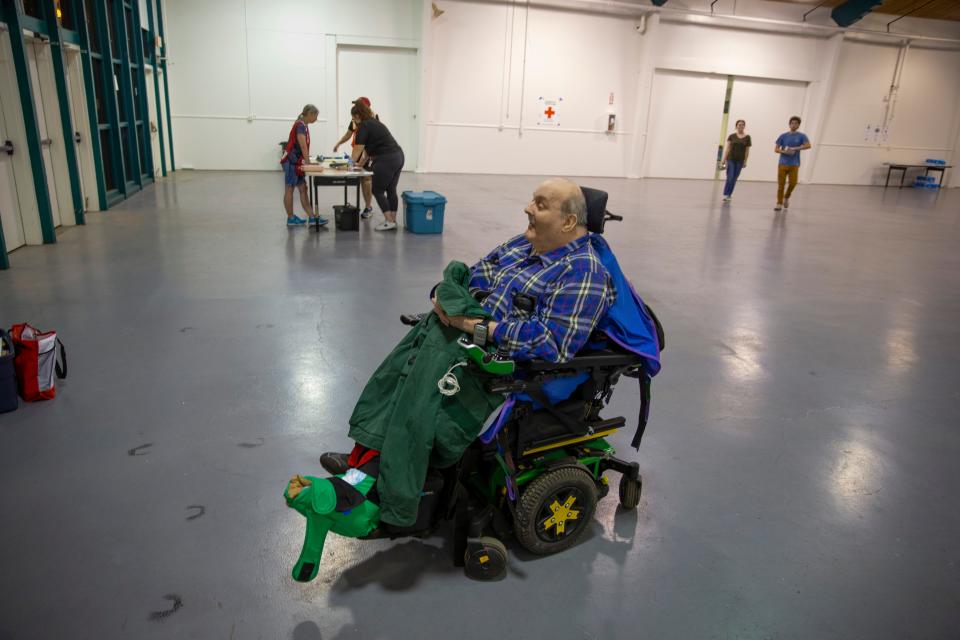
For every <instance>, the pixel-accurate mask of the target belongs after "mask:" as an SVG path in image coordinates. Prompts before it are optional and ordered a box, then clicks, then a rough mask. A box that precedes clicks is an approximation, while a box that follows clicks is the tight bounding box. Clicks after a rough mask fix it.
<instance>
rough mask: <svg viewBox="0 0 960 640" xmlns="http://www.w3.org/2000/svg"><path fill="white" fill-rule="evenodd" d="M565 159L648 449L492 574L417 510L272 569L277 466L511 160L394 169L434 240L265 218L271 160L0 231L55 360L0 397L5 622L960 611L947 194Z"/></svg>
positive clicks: (660, 635)
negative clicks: (56, 377) (630, 369)
mask: <svg viewBox="0 0 960 640" xmlns="http://www.w3.org/2000/svg"><path fill="white" fill-rule="evenodd" d="M584 182H585V183H586V184H589V185H593V186H598V187H601V188H606V189H608V190H609V191H610V193H611V198H610V205H609V206H610V209H611V210H613V211H616V212H619V213H621V214H623V215H624V216H625V218H626V220H625V221H624V222H623V223H621V224H619V225H616V224H614V225H611V226H610V227H609V229H608V234H607V235H608V238H609V239H610V241H611V243H612V244H613V246H614V247H615V249H616V250H617V251H618V254H619V256H620V259H621V262H622V264H623V266H624V270H625V271H626V272H627V273H628V274H632V277H633V278H634V281H635V284H636V286H637V288H638V290H639V291H640V292H641V294H642V295H644V296H645V298H646V300H647V301H648V303H650V304H651V305H652V306H653V307H654V308H655V309H656V311H657V312H658V314H659V316H660V318H661V319H662V321H663V323H664V325H665V327H666V331H667V341H668V348H667V350H666V352H665V354H664V363H665V365H664V371H663V373H662V375H661V376H660V377H658V378H657V379H656V381H655V384H654V396H653V397H654V403H653V416H652V422H651V424H650V427H649V429H648V430H647V435H646V438H645V440H644V446H643V447H642V448H641V451H640V453H639V454H636V453H635V452H633V451H632V450H629V449H628V447H627V442H628V441H629V437H630V434H629V433H623V434H621V435H620V436H619V437H617V438H615V443H616V444H617V445H618V446H620V449H621V453H623V454H625V457H627V458H631V459H634V458H635V459H638V460H639V461H640V464H641V469H642V473H643V476H644V481H645V482H644V494H643V498H642V502H641V507H640V509H639V510H638V511H636V512H620V511H619V510H618V509H617V508H616V499H615V497H614V496H611V497H608V498H607V499H606V500H604V501H603V502H602V503H601V506H600V508H599V509H598V513H597V517H596V521H595V523H594V524H593V528H592V531H591V532H590V535H589V537H588V538H587V539H586V540H585V541H584V542H582V543H581V544H580V545H578V546H577V547H575V548H574V549H572V550H570V551H568V552H566V553H563V554H561V555H559V556H553V557H547V558H533V557H530V556H528V555H524V554H522V553H513V554H512V555H511V567H510V574H509V576H508V577H507V578H506V579H505V580H504V581H502V582H499V583H494V584H480V583H475V582H471V581H468V580H467V579H465V578H464V577H463V576H462V574H461V573H460V571H459V570H457V569H455V568H454V567H453V566H452V564H451V561H450V549H449V548H448V547H447V546H446V543H445V541H444V539H442V538H441V537H436V538H433V539H430V540H427V541H397V542H389V541H373V542H360V541H356V540H347V539H343V538H339V537H336V536H332V537H331V539H330V540H329V542H328V545H327V550H326V554H325V556H324V561H323V565H322V567H321V570H320V575H319V577H318V578H317V580H316V581H315V582H313V583H311V584H308V585H301V584H298V583H295V582H294V581H292V580H291V579H290V575H289V574H290V570H291V567H292V565H293V562H294V560H295V558H296V555H297V553H298V551H299V547H300V543H301V539H302V531H303V524H304V522H303V519H302V518H301V517H300V516H299V515H298V514H296V513H294V512H293V511H291V510H289V509H287V508H286V507H285V506H284V503H283V500H282V498H281V495H280V494H281V491H282V490H283V487H284V483H285V481H286V479H287V478H288V477H289V476H290V475H291V474H293V473H295V472H303V473H307V472H318V471H319V468H318V465H317V463H316V458H317V455H318V454H319V453H320V452H321V451H324V450H327V449H344V448H346V447H347V446H348V441H347V439H346V437H345V431H346V420H347V417H348V415H349V413H350V411H351V409H352V406H353V403H354V401H355V400H356V397H357V395H358V393H359V390H360V388H361V386H362V384H363V383H364V381H365V380H366V378H367V376H368V375H369V374H370V373H371V372H372V370H373V368H374V367H375V366H376V364H378V362H379V360H380V359H381V358H382V357H383V355H384V354H385V353H386V352H387V351H388V350H389V349H390V348H391V346H392V345H393V344H394V343H395V342H396V341H397V340H398V338H399V337H400V336H401V335H402V334H403V332H404V328H403V327H402V326H401V325H400V324H399V322H398V321H397V318H398V315H399V314H400V313H401V312H403V311H417V310H419V309H422V308H425V302H426V292H427V291H428V289H429V287H430V286H431V285H432V284H433V283H434V282H436V281H437V280H438V279H439V274H440V271H441V269H442V267H443V266H444V264H445V263H446V262H447V261H449V260H451V259H462V260H465V261H468V262H469V261H471V260H474V259H476V258H478V257H479V256H480V255H481V254H482V253H483V252H485V251H486V250H487V249H489V248H491V247H492V246H493V245H494V243H495V242H496V241H500V240H504V239H506V238H507V237H509V236H510V235H512V234H513V233H515V232H517V231H518V230H520V229H521V228H522V226H523V224H524V221H523V220H522V219H521V214H520V210H521V207H522V206H523V205H524V203H525V202H526V199H527V198H528V195H529V194H530V192H531V191H532V190H533V188H534V187H535V185H536V183H537V179H536V178H532V177H503V176H499V177H497V176H476V175H419V176H414V175H405V176H404V178H403V181H402V183H401V186H402V188H405V189H412V188H433V189H435V190H437V191H440V192H442V193H444V194H446V195H447V197H448V198H449V201H450V203H449V205H448V207H447V220H446V231H445V233H444V234H443V236H440V237H437V236H413V235H410V234H404V233H400V234H396V235H383V234H375V233H374V232H372V231H371V229H370V223H364V227H363V228H362V229H361V231H360V232H359V233H337V232H335V231H332V230H325V231H322V232H320V233H314V232H312V231H308V230H307V229H302V228H300V229H287V228H285V227H284V226H283V224H282V220H283V217H282V214H281V208H280V175H279V173H213V172H211V173H201V172H196V173H194V172H188V171H182V172H179V173H177V174H175V175H173V176H172V177H171V178H169V179H167V180H165V181H163V182H161V183H160V184H158V185H156V186H155V187H151V188H148V189H147V190H146V191H144V192H143V193H141V194H139V195H137V196H136V197H134V198H132V199H131V200H129V201H127V202H125V203H123V204H122V205H120V206H118V207H116V208H114V209H112V210H110V211H108V212H105V213H99V214H92V215H90V216H89V222H88V224H87V225H86V227H81V228H72V229H66V230H63V232H62V233H61V235H60V236H59V242H58V244H57V246H55V247H28V248H24V249H20V250H18V251H16V252H14V253H13V254H11V256H10V258H11V264H12V268H11V270H9V271H7V272H0V307H2V309H0V323H2V324H3V325H4V326H9V325H10V324H12V323H14V322H20V321H25V320H26V321H30V322H31V323H34V324H36V325H37V326H39V327H42V328H56V329H57V330H58V331H59V332H60V333H61V335H62V337H63V340H64V342H65V343H66V346H67V349H68V354H69V364H70V378H69V379H68V380H67V381H65V382H64V383H63V384H62V386H61V387H60V391H59V395H58V397H57V399H56V400H55V401H53V402H48V403H42V404H34V405H29V406H23V405H22V406H21V408H20V410H18V411H16V412H14V413H12V414H6V415H2V416H0V505H2V526H0V639H3V640H7V639H11V638H16V639H23V638H30V639H36V638H58V639H59V638H97V639H105V638H138V639H140V638H147V639H149V638H203V639H207V638H224V639H228V638H229V639H234V640H240V639H246V638H250V639H254V638H264V639H274V638H284V639H285V638H294V639H296V640H317V639H320V638H323V639H325V640H328V639H332V638H335V639H341V640H342V639H347V638H364V639H368V638H391V639H393V638H397V639H406V638H422V637H428V636H429V637H440V638H447V637H458V638H464V639H467V638H496V637H500V638H519V637H528V638H547V637H552V638H598V639H599V638H602V639H608V638H656V639H673V638H676V639H683V640H687V639H699V638H718V639H727V638H737V639H754V638H756V639H770V638H777V639H786V638H797V639H802V640H810V639H826V638H837V639H843V640H850V639H854V638H864V639H874V638H898V639H899V638H956V637H958V636H960V614H958V611H960V509H958V501H957V492H958V489H960V465H958V463H957V460H958V458H960V431H958V429H957V427H958V424H960V379H958V378H960V376H958V373H957V362H958V360H960V339H958V338H960V335H958V334H960V331H958V326H960V251H958V247H960V190H956V189H955V190H952V191H945V192H943V193H935V192H928V191H913V190H907V189H905V190H903V191H898V190H895V189H891V190H887V191H884V190H882V189H880V188H857V187H826V186H809V185H802V186H801V187H800V188H799V189H798V191H797V193H796V194H795V196H794V198H793V203H792V207H791V209H790V211H789V213H787V214H786V215H775V214H774V212H773V211H772V210H771V207H772V204H773V195H774V186H773V185H771V184H769V183H743V184H741V185H739V186H738V188H737V192H736V194H735V200H734V202H733V203H731V204H730V205H728V206H721V204H720V197H719V196H720V188H721V185H720V183H711V182H690V181H667V180H660V181H657V180H646V181H627V180H614V179H593V180H585V181H584ZM324 196H325V197H326V198H327V199H329V200H330V201H331V203H332V201H333V200H334V199H335V198H336V193H335V192H333V191H329V192H327V193H326V194H324ZM636 408H637V398H636V395H635V392H634V387H633V385H632V384H622V385H621V386H620V388H619V389H618V391H617V394H616V395H615V397H614V403H613V409H614V411H615V412H616V413H615V414H621V415H626V416H629V417H630V419H631V420H632V419H633V416H635V415H636ZM615 414H614V415H615ZM133 454H136V455H133ZM191 505H200V506H202V507H203V508H204V511H203V514H202V515H201V516H200V517H196V518H194V519H190V516H192V515H195V514H196V513H198V512H200V511H201V510H200V509H193V508H191ZM168 594H174V595H175V596H176V597H177V598H179V600H180V602H182V607H181V608H179V609H177V610H176V611H173V612H172V613H171V614H169V615H166V616H163V615H160V616H154V617H155V618H157V619H156V620H154V619H151V612H159V611H163V610H168V609H171V608H172V602H173V601H172V600H169V599H165V596H167V595H168Z"/></svg>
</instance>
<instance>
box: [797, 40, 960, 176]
mask: <svg viewBox="0 0 960 640" xmlns="http://www.w3.org/2000/svg"><path fill="white" fill-rule="evenodd" d="M898 48H899V47H896V46H884V45H878V44H869V43H861V42H844V43H843V47H842V51H841V55H840V61H839V64H838V68H837V75H836V82H835V84H834V87H833V91H832V95H831V98H830V105H829V108H828V113H827V118H826V123H827V124H826V127H825V130H824V133H823V138H822V139H821V140H819V143H818V144H819V149H818V154H817V162H816V167H815V170H814V174H813V176H812V179H813V181H814V182H819V183H826V184H883V181H884V179H885V178H886V174H887V172H886V169H885V168H884V167H883V163H884V162H908V163H916V162H923V161H924V160H925V159H927V158H941V159H946V160H950V159H951V156H953V155H954V154H953V149H954V148H955V145H956V136H957V127H958V122H957V118H958V111H960V110H958V104H960V52H956V51H936V50H931V49H910V50H908V52H907V54H906V61H905V66H904V70H903V74H902V77H901V81H900V89H899V91H898V94H897V97H896V101H895V102H894V103H893V119H892V120H891V121H890V123H889V128H888V136H887V138H886V139H883V138H881V139H880V140H879V141H876V140H874V139H872V138H870V139H865V138H866V137H867V136H866V135H865V133H866V128H867V125H868V124H873V125H875V124H877V123H880V122H882V121H883V115H884V112H885V109H886V106H887V103H886V101H885V98H886V96H887V92H888V90H889V88H890V84H891V82H892V79H893V72H894V69H895V66H896V61H897V52H898Z"/></svg>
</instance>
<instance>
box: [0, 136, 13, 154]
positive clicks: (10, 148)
mask: <svg viewBox="0 0 960 640" xmlns="http://www.w3.org/2000/svg"><path fill="white" fill-rule="evenodd" d="M2 150H3V151H6V152H7V155H8V156H12V155H13V143H12V142H10V141H9V140H4V141H3V147H2Z"/></svg>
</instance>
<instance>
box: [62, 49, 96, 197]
mask: <svg viewBox="0 0 960 640" xmlns="http://www.w3.org/2000/svg"><path fill="white" fill-rule="evenodd" d="M80 65H81V61H80V51H79V50H75V49H72V48H71V49H67V51H66V67H67V93H68V94H69V95H70V117H71V118H72V120H73V130H74V131H75V132H76V134H77V135H78V138H77V139H75V140H74V142H73V144H74V148H75V149H76V152H77V169H78V171H79V172H80V191H81V193H82V194H83V209H84V211H90V210H93V211H96V210H98V209H99V208H100V207H99V202H98V200H97V176H96V174H95V173H94V171H95V169H94V164H93V147H92V146H91V144H90V116H89V114H88V113H87V91H86V88H85V87H84V84H83V68H82V67H81V66H80ZM68 144H69V142H68Z"/></svg>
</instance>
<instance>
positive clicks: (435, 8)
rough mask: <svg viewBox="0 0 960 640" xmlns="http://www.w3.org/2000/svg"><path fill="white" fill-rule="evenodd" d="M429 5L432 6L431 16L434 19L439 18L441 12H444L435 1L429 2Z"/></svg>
mask: <svg viewBox="0 0 960 640" xmlns="http://www.w3.org/2000/svg"><path fill="white" fill-rule="evenodd" d="M430 6H431V7H432V8H433V18H434V20H436V19H437V18H439V17H440V16H442V15H443V13H444V12H443V9H441V8H440V7H438V6H437V3H436V2H431V3H430Z"/></svg>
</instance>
